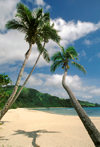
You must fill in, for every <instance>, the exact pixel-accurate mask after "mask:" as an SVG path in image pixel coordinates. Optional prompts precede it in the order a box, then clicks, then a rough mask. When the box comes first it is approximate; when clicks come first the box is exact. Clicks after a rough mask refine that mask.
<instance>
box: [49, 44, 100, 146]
mask: <svg viewBox="0 0 100 147" xmlns="http://www.w3.org/2000/svg"><path fill="white" fill-rule="evenodd" d="M61 49H62V50H61V51H59V52H57V53H55V54H54V55H53V56H52V61H53V63H52V65H51V71H52V72H54V71H55V70H56V69H57V68H58V67H60V66H61V67H62V69H63V70H64V75H63V78H62V86H63V88H64V89H65V90H66V92H67V93H68V95H69V97H70V100H71V103H72V105H73V107H74V108H75V110H76V112H77V113H78V116H79V117H80V119H81V121H82V123H83V125H84V126H85V128H86V130H87V132H88V134H89V136H90V137H91V139H92V141H93V143H94V144H95V146H96V147H99V146H100V133H99V131H98V130H97V128H96V127H95V125H94V124H93V122H92V121H91V119H90V118H89V117H88V115H87V114H86V112H85V111H84V109H83V108H82V107H81V105H80V104H79V102H78V101H77V99H76V97H75V96H74V94H73V93H72V91H71V89H70V88H69V86H68V85H66V83H67V81H66V76H67V72H68V69H69V68H70V67H69V63H71V64H72V65H74V66H75V67H77V68H78V69H79V70H81V71H82V72H84V73H86V70H85V69H84V67H83V66H82V65H80V64H79V63H77V62H76V61H77V59H78V54H77V52H76V50H75V49H74V47H68V48H67V49H66V50H64V48H63V47H61Z"/></svg>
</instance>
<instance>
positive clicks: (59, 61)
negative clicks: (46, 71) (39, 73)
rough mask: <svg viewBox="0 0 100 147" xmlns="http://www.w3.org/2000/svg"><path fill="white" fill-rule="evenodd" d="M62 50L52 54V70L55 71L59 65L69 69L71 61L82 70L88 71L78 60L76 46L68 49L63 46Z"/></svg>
mask: <svg viewBox="0 0 100 147" xmlns="http://www.w3.org/2000/svg"><path fill="white" fill-rule="evenodd" d="M61 48H62V51H61V52H60V51H59V52H57V53H55V54H54V55H53V56H52V61H53V63H52V65H51V71H52V72H54V71H55V70H56V69H57V68H58V67H59V66H61V67H62V68H63V69H66V70H68V69H69V63H70V62H71V64H72V65H74V66H75V67H77V68H78V69H79V70H81V71H82V72H84V73H86V70H85V69H84V67H83V66H82V65H80V64H78V63H77V62H76V60H77V59H78V54H77V52H76V50H75V49H74V47H68V48H67V49H66V50H64V48H63V47H61Z"/></svg>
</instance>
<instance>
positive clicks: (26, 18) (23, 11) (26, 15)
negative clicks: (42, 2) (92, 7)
mask: <svg viewBox="0 0 100 147" xmlns="http://www.w3.org/2000/svg"><path fill="white" fill-rule="evenodd" d="M16 17H18V18H20V20H22V21H23V22H25V23H27V24H29V23H30V22H31V20H32V13H31V11H30V10H29V9H28V8H27V7H26V6H25V5H24V4H22V3H18V4H17V14H16Z"/></svg>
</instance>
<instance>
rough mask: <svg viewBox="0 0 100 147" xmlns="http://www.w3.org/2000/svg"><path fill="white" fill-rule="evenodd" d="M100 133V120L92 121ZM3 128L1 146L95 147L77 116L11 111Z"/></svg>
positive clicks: (0, 128) (7, 114) (0, 134)
mask: <svg viewBox="0 0 100 147" xmlns="http://www.w3.org/2000/svg"><path fill="white" fill-rule="evenodd" d="M91 119H92V121H93V122H94V124H95V125H96V127H97V128H98V129H99V130H100V117H92V118H91ZM2 121H3V122H4V124H3V125H0V147H94V145H93V143H92V141H91V139H90V137H89V135H88V133H87V131H86V130H85V128H84V126H83V124H82V123H81V121H80V119H79V118H78V117H77V116H65V115H64V116H63V115H56V114H50V113H46V112H40V111H36V110H29V109H23V108H18V109H14V110H13V109H12V110H9V111H8V112H7V113H6V115H5V116H4V118H3V119H2Z"/></svg>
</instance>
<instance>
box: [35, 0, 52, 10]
mask: <svg viewBox="0 0 100 147" xmlns="http://www.w3.org/2000/svg"><path fill="white" fill-rule="evenodd" d="M34 4H35V5H37V6H38V7H43V8H44V9H45V10H49V9H50V8H51V6H50V5H48V4H47V3H46V2H45V1H44V0H35V1H34Z"/></svg>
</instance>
